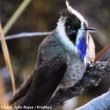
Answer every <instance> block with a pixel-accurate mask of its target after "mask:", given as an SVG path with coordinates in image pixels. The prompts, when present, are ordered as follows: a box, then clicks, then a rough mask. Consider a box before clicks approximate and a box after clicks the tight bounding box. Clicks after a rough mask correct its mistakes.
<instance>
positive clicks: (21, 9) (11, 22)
mask: <svg viewBox="0 0 110 110" xmlns="http://www.w3.org/2000/svg"><path fill="white" fill-rule="evenodd" d="M31 1H32V0H24V1H23V2H22V3H21V5H20V6H19V7H18V9H17V10H16V11H15V12H14V14H13V15H12V17H11V18H10V20H9V21H8V23H7V24H6V25H5V26H4V28H3V31H4V34H6V33H7V32H8V31H9V30H10V29H11V27H12V26H13V25H14V23H15V22H16V21H17V19H18V18H19V17H20V15H21V14H22V13H23V12H24V10H25V9H26V7H27V6H28V5H29V3H30V2H31Z"/></svg>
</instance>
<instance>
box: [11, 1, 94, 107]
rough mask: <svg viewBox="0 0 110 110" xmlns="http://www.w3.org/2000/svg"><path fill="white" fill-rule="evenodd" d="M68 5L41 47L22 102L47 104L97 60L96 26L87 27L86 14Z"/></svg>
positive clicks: (74, 82)
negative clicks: (94, 37)
mask: <svg viewBox="0 0 110 110" xmlns="http://www.w3.org/2000/svg"><path fill="white" fill-rule="evenodd" d="M66 6H67V10H66V11H62V12H61V16H60V18H59V20H58V23H57V27H56V29H55V30H54V31H53V32H52V33H51V34H50V35H49V36H47V37H46V38H45V39H44V40H43V42H42V43H41V45H40V47H39V51H38V57H37V64H36V68H35V70H34V72H33V74H32V77H31V78H30V79H29V81H28V84H27V85H26V84H25V86H23V87H22V89H21V91H22V94H21V96H24V95H25V97H24V100H23V102H22V103H21V105H22V106H24V105H27V106H36V105H46V104H47V103H48V101H49V100H50V99H51V97H52V95H53V94H55V92H56V91H58V90H59V89H67V88H69V87H72V86H74V85H75V84H76V83H77V82H78V81H79V80H81V78H82V76H83V73H84V71H85V69H86V64H87V63H89V62H91V61H94V58H95V46H94V42H93V39H92V37H91V36H90V34H89V32H90V31H94V29H93V28H90V27H88V23H87V21H86V20H85V18H84V17H83V16H82V15H81V14H80V13H79V12H78V11H76V10H75V9H73V8H72V7H71V6H70V5H69V3H68V1H66ZM18 93H19V92H18ZM17 96H18V98H20V97H21V96H19V95H17ZM17 96H16V95H15V97H16V98H15V99H17ZM12 102H13V101H12Z"/></svg>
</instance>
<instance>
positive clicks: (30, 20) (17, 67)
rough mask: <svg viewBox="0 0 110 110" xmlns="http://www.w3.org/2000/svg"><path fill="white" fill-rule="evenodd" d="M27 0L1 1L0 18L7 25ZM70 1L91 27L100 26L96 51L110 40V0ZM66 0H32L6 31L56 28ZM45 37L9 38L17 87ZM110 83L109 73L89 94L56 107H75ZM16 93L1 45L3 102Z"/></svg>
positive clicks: (28, 73)
mask: <svg viewBox="0 0 110 110" xmlns="http://www.w3.org/2000/svg"><path fill="white" fill-rule="evenodd" d="M22 1H23V0H0V20H1V24H2V26H3V27H4V26H5V25H6V23H7V22H8V21H9V19H10V18H11V16H12V15H13V14H14V13H15V11H16V9H17V8H18V7H19V6H20V4H21V3H22ZM69 2H70V4H71V5H72V6H73V7H74V8H75V9H76V10H78V11H79V12H81V13H82V14H83V15H84V17H85V18H86V19H87V21H88V23H89V25H90V26H92V27H94V28H95V29H96V33H92V34H91V35H92V36H93V39H94V40H95V44H96V53H98V52H99V51H100V50H101V49H102V48H103V47H104V46H105V45H107V44H108V43H109V42H110V12H109V10H110V0H69ZM65 8H66V5H65V0H31V2H30V3H29V5H28V7H27V8H26V9H25V10H24V12H23V13H22V14H21V15H20V17H19V18H18V19H17V21H16V22H15V24H14V25H13V26H12V27H11V28H10V30H9V31H8V32H7V33H6V36H7V35H12V34H16V33H21V32H49V31H52V30H54V29H55V27H56V22H57V21H58V18H59V16H60V11H61V10H62V9H65ZM44 38H45V36H43V37H41V36H39V37H38V36H37V37H33V38H21V39H14V40H8V41H7V45H8V48H9V52H10V56H11V61H12V67H13V70H14V73H15V80H16V85H17V88H19V86H20V84H21V83H22V82H23V81H24V80H26V78H27V77H28V76H29V75H30V74H31V73H32V71H33V69H34V66H35V63H36V58H37V49H38V47H39V44H40V43H41V41H42V40H43V39H44ZM109 86H110V76H107V77H106V78H105V79H103V81H102V82H101V83H100V85H99V86H98V87H91V88H90V89H89V91H87V93H85V94H83V95H82V96H80V97H75V98H73V99H71V100H69V101H67V102H66V103H65V105H64V106H63V107H59V108H57V109H56V110H62V109H64V110H67V109H68V110H73V109H74V108H75V107H78V106H81V105H83V104H84V103H86V102H88V101H89V100H91V99H92V98H94V97H96V96H98V95H100V94H102V93H104V92H106V91H107V90H108V88H109ZM11 96H12V86H11V79H10V76H9V72H8V69H7V68H6V64H5V61H4V57H3V53H2V48H1V47H0V97H1V98H0V105H7V101H8V99H9V98H10V97H11Z"/></svg>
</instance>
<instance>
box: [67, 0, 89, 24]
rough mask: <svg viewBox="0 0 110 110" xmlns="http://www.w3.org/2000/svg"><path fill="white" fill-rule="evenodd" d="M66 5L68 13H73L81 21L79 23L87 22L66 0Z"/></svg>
mask: <svg viewBox="0 0 110 110" xmlns="http://www.w3.org/2000/svg"><path fill="white" fill-rule="evenodd" d="M66 6H67V9H68V11H69V12H70V13H72V14H74V15H75V16H76V17H77V18H78V19H79V20H80V21H81V23H86V24H88V23H87V21H86V20H85V18H84V17H83V16H82V15H81V14H80V13H79V12H78V11H76V10H75V9H73V8H72V7H71V6H70V4H69V2H68V1H67V0H66Z"/></svg>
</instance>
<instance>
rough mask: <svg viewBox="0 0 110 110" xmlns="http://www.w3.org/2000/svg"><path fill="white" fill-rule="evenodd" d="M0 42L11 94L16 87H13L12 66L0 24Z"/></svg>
mask: <svg viewBox="0 0 110 110" xmlns="http://www.w3.org/2000/svg"><path fill="white" fill-rule="evenodd" d="M0 40H1V45H2V50H3V54H4V58H5V62H6V65H7V68H8V69H9V73H10V76H11V81H12V88H13V93H15V88H16V87H15V79H14V73H13V69H12V66H11V60H10V55H9V51H8V47H7V44H6V41H5V37H4V34H3V30H2V26H1V23H0Z"/></svg>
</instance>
